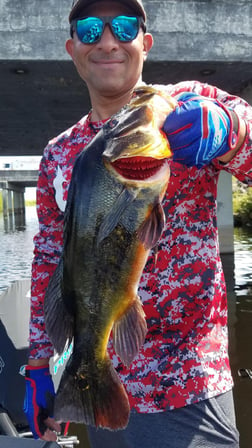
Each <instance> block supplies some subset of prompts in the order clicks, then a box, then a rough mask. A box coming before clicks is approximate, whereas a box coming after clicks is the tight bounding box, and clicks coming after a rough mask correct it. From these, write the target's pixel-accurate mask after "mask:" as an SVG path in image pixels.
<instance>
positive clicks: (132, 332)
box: [113, 296, 147, 366]
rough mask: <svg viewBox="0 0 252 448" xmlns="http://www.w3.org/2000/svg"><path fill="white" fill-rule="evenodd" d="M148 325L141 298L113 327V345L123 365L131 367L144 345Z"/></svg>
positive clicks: (137, 298)
mask: <svg viewBox="0 0 252 448" xmlns="http://www.w3.org/2000/svg"><path fill="white" fill-rule="evenodd" d="M146 333H147V324H146V320H145V314H144V311H143V307H142V303H141V301H140V299H139V297H138V296H137V297H136V300H135V301H134V302H133V305H131V307H130V308H129V309H128V311H127V312H126V313H125V314H123V316H122V317H121V318H120V319H118V320H117V321H116V322H115V323H114V326H113V345H114V349H115V351H116V353H117V354H118V356H119V357H120V359H121V361H122V362H123V364H125V365H126V366H129V365H130V364H131V362H132V361H133V359H134V358H135V357H136V355H137V354H138V352H139V349H140V347H141V346H142V344H143V343H144V339H145V336H146Z"/></svg>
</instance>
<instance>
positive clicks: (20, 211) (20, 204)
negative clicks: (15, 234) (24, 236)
mask: <svg viewBox="0 0 252 448" xmlns="http://www.w3.org/2000/svg"><path fill="white" fill-rule="evenodd" d="M22 190H23V191H16V190H14V191H13V206H14V221H15V227H16V228H18V227H23V226H24V225H25V200H24V189H22Z"/></svg>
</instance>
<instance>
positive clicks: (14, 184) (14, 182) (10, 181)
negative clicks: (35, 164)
mask: <svg viewBox="0 0 252 448" xmlns="http://www.w3.org/2000/svg"><path fill="white" fill-rule="evenodd" d="M37 180H38V171H37V170H20V171H15V170H0V190H2V199H3V221H4V229H5V231H9V230H13V229H18V228H22V227H24V226H25V199H24V193H25V188H26V187H35V186H36V184H37Z"/></svg>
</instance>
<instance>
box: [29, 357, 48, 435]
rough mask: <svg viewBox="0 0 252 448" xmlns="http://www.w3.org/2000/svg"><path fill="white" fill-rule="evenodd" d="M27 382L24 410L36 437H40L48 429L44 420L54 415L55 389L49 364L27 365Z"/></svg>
mask: <svg viewBox="0 0 252 448" xmlns="http://www.w3.org/2000/svg"><path fill="white" fill-rule="evenodd" d="M25 384H26V393H25V400H24V412H25V415H26V417H27V420H28V423H29V425H30V429H31V431H32V433H33V436H34V438H35V439H39V438H41V437H42V436H43V434H44V432H45V430H46V429H47V426H46V425H45V423H44V420H45V419H46V418H47V417H52V415H53V403H54V396H55V391H54V385H53V382H52V377H51V375H50V372H49V365H46V366H43V367H33V366H26V368H25Z"/></svg>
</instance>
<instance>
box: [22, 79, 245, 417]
mask: <svg viewBox="0 0 252 448" xmlns="http://www.w3.org/2000/svg"><path fill="white" fill-rule="evenodd" d="M158 89H160V90H164V91H165V92H166V93H168V94H169V95H171V96H176V95H179V94H180V93H182V92H186V91H193V92H196V93H197V94H199V95H203V96H206V97H211V98H216V99H218V100H219V101H220V102H221V103H223V104H224V105H226V106H228V107H230V108H231V109H233V110H234V111H235V112H236V114H237V115H238V116H239V117H241V118H243V119H244V121H245V123H246V128H247V133H246V138H245V141H244V143H243V145H242V147H241V148H240V149H239V151H238V152H237V154H236V155H235V156H234V157H233V159H232V160H231V161H230V162H228V163H226V164H222V163H220V162H218V160H214V161H212V163H210V164H209V165H207V166H204V167H202V168H200V169H198V168H196V167H190V168H188V167H187V166H185V165H183V164H180V163H177V162H174V161H173V162H171V177H170V182H169V185H168V188H167V191H166V195H165V198H164V200H163V207H164V210H165V215H166V226H165V230H164V232H163V234H162V237H161V239H160V241H159V245H158V252H157V255H156V254H155V255H154V253H151V254H150V256H149V259H148V261H147V264H146V266H145V269H144V272H143V274H142V278H141V281H140V285H139V296H140V298H141V300H142V303H143V308H144V312H145V314H146V321H147V326H148V333H147V336H146V340H145V343H144V345H143V347H142V348H141V350H140V352H139V355H138V356H137V357H136V358H135V359H134V361H133V362H132V364H131V365H130V367H129V368H126V367H125V366H124V365H123V364H122V363H121V362H120V359H119V358H118V357H117V356H116V354H115V353H114V351H113V347H112V345H110V346H109V352H110V356H111V358H112V360H113V363H114V365H115V367H116V369H117V371H118V374H119V376H120V378H121V380H122V382H123V384H124V386H125V388H126V390H127V393H128V396H129V400H130V404H131V407H132V408H135V409H136V410H137V411H138V412H159V411H162V410H164V409H173V408H178V407H182V406H185V405H187V404H191V403H193V402H197V401H200V400H203V399H206V398H209V397H212V396H215V395H217V394H219V393H223V392H225V391H227V390H230V389H231V388H232V385H233V382H232V376H231V371H230V365H229V357H228V334H227V333H228V331H227V297H226V287H225V281H224V275H223V270H222V265H221V260H220V254H219V241H218V231H217V218H216V212H217V210H216V208H217V204H216V202H217V201H216V197H217V183H218V177H219V173H220V171H221V170H226V171H228V172H229V173H231V174H233V175H234V176H236V177H237V178H238V179H239V180H240V181H242V182H244V183H247V184H248V185H252V168H251V158H252V157H251V148H252V108H251V107H250V106H249V105H248V104H247V103H246V102H245V101H244V100H242V99H241V98H239V97H236V96H233V95H229V94H228V93H226V92H224V91H222V90H220V89H218V88H216V87H213V86H209V85H207V84H201V83H199V82H197V81H190V82H182V83H178V84H175V85H168V86H158ZM103 124H104V122H95V123H94V122H90V120H89V117H83V118H82V119H81V120H80V121H79V122H78V123H76V124H75V125H74V126H73V127H71V128H70V129H68V130H67V131H65V132H63V133H62V134H61V135H59V136H58V137H56V138H55V139H53V140H52V141H50V142H49V144H48V145H47V147H46V148H45V150H44V154H43V158H42V160H41V164H40V172H39V179H38V186H37V212H38V218H39V233H38V234H37V235H36V236H35V238H34V245H35V249H34V260H33V265H32V294H31V321H30V357H31V358H48V357H51V356H52V355H53V347H52V344H51V342H50V340H49V338H48V336H47V334H46V331H45V325H44V314H43V302H44V296H45V290H46V288H47V285H48V282H49V279H50V277H51V275H52V274H53V272H54V270H55V268H56V266H57V264H58V262H59V259H60V256H61V252H62V245H63V221H64V209H65V205H66V200H67V192H68V187H69V183H70V180H71V173H72V168H73V165H74V162H75V159H76V157H77V155H78V154H79V153H80V152H81V151H82V150H83V148H84V147H85V146H86V145H87V144H88V143H89V142H90V141H91V140H92V138H93V137H94V136H95V134H96V133H97V132H98V130H99V129H100V128H101V127H102V126H103Z"/></svg>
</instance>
